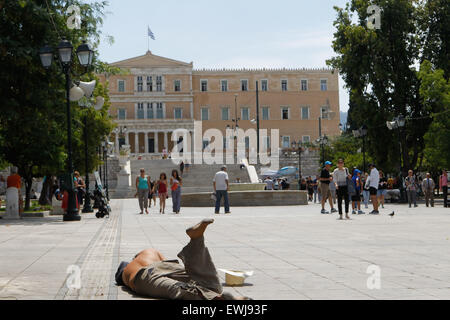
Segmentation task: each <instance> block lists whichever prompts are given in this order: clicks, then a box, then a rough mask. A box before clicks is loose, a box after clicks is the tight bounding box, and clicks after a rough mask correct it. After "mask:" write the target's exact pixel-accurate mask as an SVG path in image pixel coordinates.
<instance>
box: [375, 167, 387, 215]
mask: <svg viewBox="0 0 450 320" xmlns="http://www.w3.org/2000/svg"><path fill="white" fill-rule="evenodd" d="M387 187H388V183H387V178H386V177H385V176H384V173H383V171H381V170H380V182H379V183H378V191H377V197H378V202H379V203H381V207H382V208H383V209H384V198H385V197H386V194H387Z"/></svg>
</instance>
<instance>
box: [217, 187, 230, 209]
mask: <svg viewBox="0 0 450 320" xmlns="http://www.w3.org/2000/svg"><path fill="white" fill-rule="evenodd" d="M222 197H223V202H224V206H225V212H230V203H229V201H228V191H227V190H216V212H219V211H220V201H221V200H222Z"/></svg>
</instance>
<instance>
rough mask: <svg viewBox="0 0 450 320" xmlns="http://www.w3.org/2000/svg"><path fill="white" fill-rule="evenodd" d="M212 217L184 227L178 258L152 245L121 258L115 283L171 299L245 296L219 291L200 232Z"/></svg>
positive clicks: (141, 292)
mask: <svg viewBox="0 0 450 320" xmlns="http://www.w3.org/2000/svg"><path fill="white" fill-rule="evenodd" d="M213 222H214V220H213V219H205V220H203V221H202V222H200V223H199V224H197V225H196V226H194V227H191V228H189V229H187V230H186V233H187V235H188V236H189V237H190V238H191V240H190V242H189V243H188V244H187V245H186V246H185V247H184V248H183V250H181V252H180V253H179V254H178V257H179V258H180V259H181V260H182V261H183V263H184V267H183V266H182V265H180V264H179V263H178V260H166V259H165V258H164V256H163V255H162V254H161V253H160V252H159V251H157V250H155V249H146V250H143V251H141V252H140V253H138V254H137V255H136V256H135V257H134V259H133V261H131V262H130V263H128V262H124V261H123V262H121V263H120V265H119V268H118V270H117V272H116V282H117V284H118V285H122V286H127V287H128V288H130V289H131V290H133V291H134V292H136V293H137V294H139V295H142V296H148V297H152V298H162V299H171V300H249V298H247V297H234V296H232V295H231V294H230V293H227V292H223V288H222V285H221V284H220V279H219V277H218V275H217V271H216V268H215V266H214V263H213V262H212V259H211V256H210V255H209V251H208V248H206V247H205V239H204V237H203V233H204V232H205V230H206V227H207V226H208V225H209V224H211V223H213Z"/></svg>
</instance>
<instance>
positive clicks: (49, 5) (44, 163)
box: [0, 0, 113, 207]
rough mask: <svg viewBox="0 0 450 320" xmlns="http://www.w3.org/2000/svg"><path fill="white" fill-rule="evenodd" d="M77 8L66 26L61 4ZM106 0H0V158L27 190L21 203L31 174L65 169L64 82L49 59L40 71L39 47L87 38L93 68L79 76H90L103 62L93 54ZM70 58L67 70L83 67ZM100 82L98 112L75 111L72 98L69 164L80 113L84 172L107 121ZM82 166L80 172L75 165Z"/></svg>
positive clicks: (78, 139)
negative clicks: (76, 20)
mask: <svg viewBox="0 0 450 320" xmlns="http://www.w3.org/2000/svg"><path fill="white" fill-rule="evenodd" d="M70 5H78V6H79V7H80V8H81V21H82V23H81V28H80V29H69V28H68V27H67V19H68V17H69V15H68V14H67V8H68V7H69V6H70ZM106 5H107V3H106V2H96V3H92V4H85V3H83V2H81V1H78V0H69V1H62V0H52V1H50V0H47V1H46V0H20V1H0V69H1V70H2V72H1V73H0V83H2V86H0V108H1V112H0V154H1V155H2V157H3V160H4V161H6V162H8V163H9V164H11V165H14V166H17V167H18V168H19V173H20V174H21V176H22V177H24V179H25V181H26V187H27V201H26V207H28V206H29V196H28V195H29V190H30V189H31V182H32V178H33V177H36V176H37V177H41V176H44V175H56V174H59V173H62V172H64V171H66V170H67V166H66V159H67V129H66V128H67V121H66V109H65V80H64V76H63V74H62V72H61V67H60V66H59V65H58V63H57V61H54V63H53V65H52V66H51V68H49V69H48V70H46V69H44V68H43V67H42V65H41V62H40V57H39V50H40V48H41V47H43V46H44V45H45V44H48V45H50V46H51V47H53V48H56V47H57V45H58V43H59V42H60V41H61V40H62V39H67V40H69V41H70V42H71V43H72V45H73V47H74V48H77V47H78V45H80V44H81V43H82V41H84V40H87V41H88V42H89V43H90V44H91V46H92V48H93V49H94V53H95V56H94V59H93V65H94V67H93V68H92V69H90V70H89V73H88V74H86V75H85V76H83V77H82V79H79V78H76V77H74V80H75V79H77V80H83V81H90V80H92V79H94V78H95V72H102V71H104V69H105V68H106V65H105V64H104V63H102V62H101V61H99V59H98V52H97V50H96V49H97V48H98V44H99V42H100V40H101V32H100V27H101V25H102V22H103V20H102V19H103V12H104V9H105V7H106ZM76 60H77V58H76V56H75V55H74V57H73V61H74V62H73V71H74V73H75V74H79V73H81V72H82V71H83V70H82V69H81V67H80V66H79V64H78V63H77V61H76ZM106 88H107V87H105V86H103V85H101V84H99V85H97V88H96V94H98V95H102V96H104V97H105V99H106V102H107V103H106V104H105V106H104V107H103V110H101V111H99V112H98V111H95V110H82V109H81V108H80V107H79V106H78V105H77V104H76V103H72V106H71V107H72V118H73V124H75V125H74V130H73V137H74V141H73V146H74V148H73V150H74V154H73V156H74V160H75V161H74V165H75V167H76V168H83V169H84V144H83V141H82V136H80V134H79V132H80V130H82V128H80V125H79V124H80V123H82V117H83V116H84V114H87V115H88V118H89V125H90V128H91V130H90V132H89V133H90V135H89V137H90V140H89V143H90V150H91V151H90V152H89V155H90V157H91V159H90V163H91V165H92V167H91V168H89V169H90V170H89V171H92V169H93V168H94V167H95V166H96V165H97V164H98V161H99V159H98V158H97V156H96V153H95V152H92V148H95V147H96V146H98V145H99V143H100V142H101V141H102V140H103V139H104V137H105V136H107V135H109V133H110V132H111V130H112V127H113V122H112V119H111V118H110V117H109V115H108V107H109V102H108V101H109V100H108V92H107V89H106ZM83 171H84V170H83Z"/></svg>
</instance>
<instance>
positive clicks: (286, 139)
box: [281, 136, 291, 148]
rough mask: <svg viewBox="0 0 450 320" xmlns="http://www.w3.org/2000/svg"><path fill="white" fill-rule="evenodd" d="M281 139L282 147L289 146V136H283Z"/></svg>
mask: <svg viewBox="0 0 450 320" xmlns="http://www.w3.org/2000/svg"><path fill="white" fill-rule="evenodd" d="M281 139H282V146H283V148H290V147H291V137H289V136H283V137H282V138H281Z"/></svg>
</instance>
